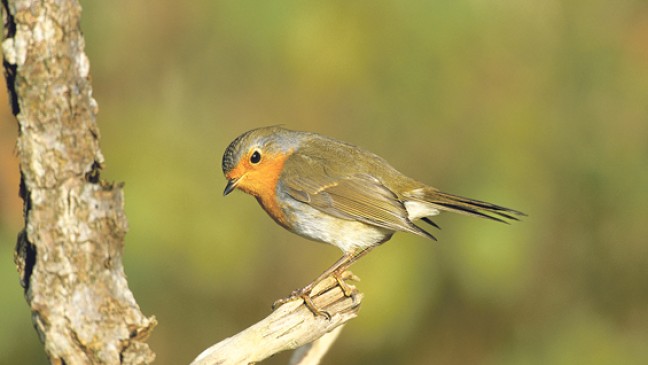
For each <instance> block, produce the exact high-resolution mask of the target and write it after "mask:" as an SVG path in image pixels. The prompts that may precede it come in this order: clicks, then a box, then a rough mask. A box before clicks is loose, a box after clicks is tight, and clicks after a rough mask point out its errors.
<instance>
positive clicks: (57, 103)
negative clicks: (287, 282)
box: [2, 0, 156, 365]
mask: <svg viewBox="0 0 648 365" xmlns="http://www.w3.org/2000/svg"><path fill="white" fill-rule="evenodd" d="M80 16H81V7H80V5H79V4H78V2H77V1H74V0H40V1H30V0H14V1H11V0H2V17H3V23H4V40H3V42H2V49H3V55H4V61H3V64H4V68H5V77H6V80H7V87H8V89H9V95H10V102H11V107H12V111H13V113H14V115H15V116H16V118H17V120H18V124H19V136H18V143H17V151H18V155H19V159H20V166H21V174H22V179H21V187H20V195H21V197H22V198H23V200H24V218H25V228H24V230H23V231H22V232H21V233H20V234H19V236H18V243H17V245H16V254H15V261H16V264H17V266H18V271H19V274H20V278H21V283H22V285H23V286H24V288H25V297H26V299H27V302H28V303H29V305H30V307H31V310H32V318H33V322H34V326H35V328H36V331H37V332H38V335H39V337H40V339H41V341H42V342H43V344H44V347H45V351H46V353H47V356H48V357H49V359H50V362H51V363H52V364H68V365H69V364H148V363H150V362H152V360H153V359H154V357H155V355H154V354H153V352H152V351H151V350H150V349H149V347H148V345H147V344H146V343H144V340H145V339H146V338H147V337H148V335H149V333H150V331H151V330H152V328H153V327H154V326H155V324H156V322H155V318H153V317H151V318H147V317H145V316H144V315H143V314H142V313H141V312H140V309H139V307H138V305H137V303H136V302H135V299H134V297H133V294H132V293H131V291H130V289H129V288H128V283H127V282H126V278H125V275H124V270H123V266H122V253H123V246H124V235H125V234H126V230H127V222H126V217H125V216H124V210H123V205H124V200H123V191H122V186H121V185H120V184H109V183H106V182H104V181H102V180H101V179H100V176H99V173H100V170H101V166H102V163H103V156H102V154H101V150H100V149H99V128H98V126H97V123H96V114H97V103H96V101H95V100H94V99H93V98H92V88H91V85H90V80H89V69H90V65H89V61H88V58H87V56H86V55H85V53H84V39H83V36H82V34H81V30H80Z"/></svg>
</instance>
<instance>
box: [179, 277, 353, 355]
mask: <svg viewBox="0 0 648 365" xmlns="http://www.w3.org/2000/svg"><path fill="white" fill-rule="evenodd" d="M344 278H345V279H347V278H355V277H354V276H353V274H351V273H350V272H346V273H345V274H344ZM349 287H350V288H352V289H353V295H351V296H350V297H348V296H345V294H344V292H343V291H342V289H341V288H340V287H339V286H338V285H337V281H336V280H335V279H334V278H332V277H328V278H327V279H325V280H323V281H322V282H320V283H319V284H317V285H316V286H315V287H314V288H313V291H312V293H311V297H312V299H313V304H315V306H316V307H317V308H319V309H320V310H322V311H325V312H327V313H328V314H329V315H330V318H327V317H326V316H323V315H319V316H315V315H314V314H313V313H312V312H311V311H310V310H309V309H308V308H307V307H306V306H305V305H304V302H303V300H301V299H298V300H295V301H291V302H288V303H286V304H284V305H282V306H281V307H279V308H277V310H275V311H274V312H273V313H271V314H270V315H269V316H268V317H266V318H265V319H263V320H262V321H260V322H258V323H256V324H254V325H252V326H251V327H248V328H247V329H245V330H243V331H242V332H240V333H238V334H237V335H235V336H232V337H230V338H227V339H225V340H223V341H221V342H219V343H217V344H215V345H213V346H211V347H210V348H208V349H207V350H205V351H204V352H203V353H202V354H200V355H199V356H198V357H197V358H196V359H195V360H194V361H193V362H192V363H191V365H215V364H219V365H226V364H252V363H256V362H259V361H262V360H264V359H266V358H268V357H270V356H272V355H274V354H276V353H278V352H281V351H285V350H291V349H295V348H298V347H300V346H305V347H304V348H303V349H301V350H299V351H300V352H299V353H298V354H297V355H295V356H293V361H298V362H293V364H300V365H306V364H317V363H318V362H319V359H320V358H321V357H322V356H324V354H325V353H326V350H327V349H328V348H329V347H330V345H331V344H332V342H333V341H334V340H335V337H336V336H337V334H338V333H339V328H341V327H340V326H342V325H343V324H344V323H346V322H347V321H349V320H351V319H353V318H355V317H356V316H357V314H358V310H359V306H360V302H361V301H362V294H360V293H358V292H357V291H356V289H355V287H353V286H351V285H349ZM336 329H337V330H336ZM334 330H335V331H334ZM332 331H334V332H332ZM327 334H328V335H327ZM324 335H327V336H326V337H324V338H323V339H321V338H322V336H324ZM318 339H321V342H319V343H317V344H316V345H311V343H312V342H313V341H316V340H318ZM304 359H305V360H304ZM299 361H306V362H299Z"/></svg>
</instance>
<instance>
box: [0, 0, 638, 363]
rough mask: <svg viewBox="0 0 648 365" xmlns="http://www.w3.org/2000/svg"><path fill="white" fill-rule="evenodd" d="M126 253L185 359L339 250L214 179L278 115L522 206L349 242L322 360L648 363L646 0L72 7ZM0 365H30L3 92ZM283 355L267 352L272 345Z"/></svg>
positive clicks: (163, 332) (263, 311) (455, 188)
mask: <svg viewBox="0 0 648 365" xmlns="http://www.w3.org/2000/svg"><path fill="white" fill-rule="evenodd" d="M82 5H83V8H84V14H83V24H82V26H83V29H84V32H85V35H86V43H87V44H86V47H87V48H86V51H87V53H88V55H89V58H90V60H91V65H92V70H91V73H92V77H93V85H94V92H95V96H96V99H97V101H98V103H99V106H100V114H99V124H100V128H101V132H102V141H101V142H102V148H103V152H104V154H105V156H106V160H107V162H106V167H105V170H104V173H103V175H102V176H103V177H104V178H105V179H107V180H110V181H125V182H126V190H125V191H126V210H127V215H128V219H129V222H130V232H129V234H128V236H127V238H126V240H127V245H126V257H125V265H126V271H127V273H128V276H129V282H130V285H131V288H132V290H133V292H134V293H135V296H136V298H137V299H138V302H139V303H140V305H141V307H142V310H143V312H144V313H146V314H149V315H151V314H154V315H155V316H156V317H157V318H158V320H159V322H160V325H159V327H158V328H157V329H156V331H155V332H154V334H153V336H152V338H151V340H150V343H151V345H152V346H153V349H154V350H155V351H156V352H157V354H158V360H157V362H156V363H157V364H182V363H188V362H189V361H190V360H191V359H193V358H194V357H195V356H196V355H197V354H198V353H199V352H200V351H201V350H202V349H204V348H205V347H207V346H208V345H210V344H212V343H214V342H216V341H218V340H220V339H223V338H225V337H227V336H230V335H232V334H234V333H236V332H238V331H239V330H241V329H243V328H245V327H247V326H249V325H250V324H252V323H253V322H255V321H257V320H258V319H260V318H262V317H263V316H265V315H267V314H268V313H269V311H270V304H271V303H272V302H273V301H274V300H275V299H277V298H279V297H282V296H284V295H286V294H288V293H289V292H290V291H291V290H292V289H294V288H297V287H300V286H302V285H304V284H306V283H307V282H308V281H309V280H310V279H312V278H314V277H315V276H316V275H317V274H319V273H320V272H321V271H322V270H323V269H324V268H325V267H327V266H328V265H329V264H331V263H332V262H333V261H334V260H335V259H337V257H338V256H339V252H338V251H337V249H335V248H332V247H326V246H323V245H320V244H314V243H310V242H308V241H306V240H304V239H302V238H300V237H297V236H294V235H292V234H290V233H288V232H286V231H285V230H283V229H281V228H280V227H278V226H277V225H275V224H274V223H273V222H272V221H271V220H270V219H269V218H268V217H266V215H265V213H264V212H263V211H262V210H261V209H259V207H258V206H257V203H256V202H255V201H254V199H252V198H251V197H249V196H246V195H244V194H241V193H237V194H232V195H231V196H228V197H227V198H223V197H222V195H221V192H222V189H223V187H224V179H223V177H222V174H221V171H220V158H221V154H222V152H223V150H224V149H225V147H226V146H227V144H228V143H229V142H230V141H231V140H232V139H233V138H234V137H236V136H237V135H238V134H240V133H242V132H243V131H246V130H248V129H251V128H253V127H257V126H261V125H267V124H278V123H283V124H285V125H286V126H288V127H291V128H294V129H302V130H310V131H317V132H320V133H323V134H326V135H331V136H334V137H337V138H339V139H343V140H347V141H349V142H352V143H355V144H358V145H361V146H364V147H366V148H368V149H370V150H372V151H374V152H376V153H378V154H380V155H382V156H384V157H385V158H387V159H388V160H389V161H390V162H391V163H392V164H393V165H394V166H396V167H397V168H399V169H400V170H401V171H403V172H405V173H407V174H409V175H411V176H413V177H415V178H418V179H420V180H423V181H427V182H429V183H430V184H432V185H434V186H437V187H439V188H440V189H442V190H445V191H448V192H452V193H456V194H461V195H466V196H470V197H475V198H478V199H483V200H488V201H493V202H495V203H499V204H502V205H505V206H510V207H513V208H516V209H520V210H522V211H525V212H527V213H528V214H529V217H528V218H526V219H525V220H524V221H523V222H521V223H516V224H513V225H510V226H506V225H501V224H494V223H492V222H486V221H481V220H475V219H471V218H465V217H460V216H453V215H442V216H441V217H439V218H438V220H437V221H438V223H439V224H440V225H441V226H443V230H442V231H441V232H438V234H437V236H438V237H439V238H440V242H439V243H438V244H435V243H430V242H427V241H425V240H423V239H421V238H419V237H415V236H408V235H406V234H398V235H396V236H395V237H394V238H393V239H392V240H391V241H390V242H389V243H387V244H385V245H384V246H383V247H381V248H380V249H378V250H376V251H374V252H373V253H372V254H371V255H369V256H368V257H366V258H364V259H363V260H361V261H360V262H359V263H358V264H357V265H356V266H355V267H354V272H355V273H356V274H358V275H359V276H360V277H362V279H363V281H362V282H360V283H359V284H358V285H359V287H360V289H361V290H362V291H364V292H365V293H366V299H365V301H364V303H363V308H362V310H361V312H360V313H361V314H360V317H359V318H358V319H357V320H355V321H353V322H352V323H351V324H350V325H349V326H347V328H346V329H345V331H344V332H343V334H342V336H341V338H340V339H339V340H338V342H337V343H336V344H335V346H334V348H333V350H332V352H331V353H330V354H329V355H327V357H326V358H325V361H324V363H325V364H368V363H370V364H431V363H438V364H574V363H588V364H639V363H646V362H647V361H648V347H646V346H645V344H646V343H648V245H647V244H646V237H648V225H647V224H646V222H645V221H644V220H645V219H646V217H648V189H647V187H648V168H646V167H647V166H648V3H646V2H645V1H632V0H630V1H624V2H617V1H609V0H608V1H604V0H589V1H582V0H580V1H579V0H575V1H558V0H549V1H541V2H536V1H528V0H519V1H477V0H455V1H447V0H441V1H417V2H403V1H394V0H391V1H389V0H383V1H372V2H348V1H330V2H302V1H281V2H263V1H206V0H202V1H192V2H184V3H181V4H180V3H177V2H172V1H155V2H154V1H125V0H117V1H111V2H91V1H83V3H82ZM1 104H2V105H0V107H1V108H3V109H2V111H1V112H2V115H3V118H2V119H3V123H0V131H1V133H0V139H1V140H0V148H1V149H0V152H1V154H0V164H1V165H0V173H1V175H0V201H1V204H0V207H1V209H0V240H1V242H2V243H1V245H0V257H2V259H1V261H0V285H1V286H2V298H3V299H2V304H1V305H2V310H1V311H0V363H2V364H18V363H29V364H45V363H46V359H45V357H44V355H42V353H43V352H42V350H41V349H40V344H39V342H38V340H37V336H36V334H35V333H34V331H33V330H32V328H31V324H30V314H29V311H28V309H27V307H26V305H25V303H24V300H23V298H22V291H21V288H20V287H19V285H18V278H17V275H16V274H15V272H14V269H13V264H12V263H11V257H12V251H13V246H14V242H15V237H16V234H17V232H18V231H19V230H20V228H21V225H22V222H21V203H20V201H19V200H18V198H17V197H16V195H17V190H18V189H17V186H18V168H17V161H16V158H15V153H14V152H13V146H14V144H15V137H16V133H17V132H16V125H15V122H14V121H13V118H12V117H11V116H10V114H9V112H8V110H7V103H6V102H5V103H1ZM287 357H288V354H282V355H278V356H276V357H275V358H273V359H271V360H269V361H267V363H268V364H282V363H286V359H287Z"/></svg>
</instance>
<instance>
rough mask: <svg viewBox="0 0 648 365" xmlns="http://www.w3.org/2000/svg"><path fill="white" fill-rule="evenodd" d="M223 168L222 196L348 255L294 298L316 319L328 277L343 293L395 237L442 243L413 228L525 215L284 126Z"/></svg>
mask: <svg viewBox="0 0 648 365" xmlns="http://www.w3.org/2000/svg"><path fill="white" fill-rule="evenodd" d="M222 167H223V173H224V174H225V177H226V178H227V186H226V187H225V191H224V195H227V194H229V193H231V192H232V191H233V190H234V189H240V190H242V191H244V192H246V193H248V194H250V195H252V196H254V197H256V199H257V201H258V202H259V204H261V207H263V209H264V210H265V211H266V212H267V213H268V215H269V216H270V217H272V219H274V220H275V222H277V223H278V224H279V225H281V226H282V227H284V228H286V229H287V230H289V231H291V232H293V233H296V234H298V235H300V236H303V237H306V238H309V239H311V240H315V241H321V242H324V243H329V244H331V245H334V246H336V247H338V248H340V249H341V250H342V252H343V253H344V254H343V256H342V257H341V258H340V259H339V260H338V261H337V262H335V264H333V266H331V267H330V268H329V269H327V270H326V271H324V272H323V273H322V274H321V275H320V276H319V277H318V278H317V279H315V280H314V281H313V282H311V283H310V284H309V285H308V286H306V287H305V288H302V289H300V290H298V291H295V292H293V294H292V297H302V298H304V300H305V302H306V305H307V306H309V308H310V309H311V310H313V312H314V313H316V314H317V313H318V310H317V309H316V308H314V307H313V306H312V302H311V301H310V300H309V299H310V298H309V297H308V293H309V292H310V290H311V289H312V287H313V286H314V285H315V284H316V283H317V282H319V281H320V280H322V279H324V278H326V277H328V276H329V275H333V276H334V277H335V278H336V279H337V281H338V283H340V285H341V286H342V284H343V282H342V280H340V275H341V274H342V273H343V272H344V271H345V270H346V269H347V268H348V267H349V266H350V265H351V264H352V263H353V262H355V261H356V260H358V259H359V258H360V257H362V256H364V255H365V254H366V253H367V252H369V251H370V250H371V249H372V248H374V247H376V246H378V245H380V244H381V243H383V242H385V241H387V240H389V239H390V238H391V237H392V235H393V234H394V233H395V232H410V233H414V234H417V235H419V236H422V237H425V238H429V239H433V240H436V238H435V237H434V236H433V235H432V234H430V233H429V232H427V231H426V230H424V229H423V228H421V227H419V226H417V225H415V224H414V223H413V222H414V221H416V220H417V219H421V220H422V221H424V222H426V223H429V224H431V225H433V226H435V227H437V228H438V226H437V225H436V224H435V223H434V222H432V220H430V217H433V216H435V215H437V214H439V213H440V212H441V211H448V212H454V213H460V214H464V215H471V216H476V217H481V218H488V219H492V220H495V221H501V222H506V220H517V218H516V216H521V215H524V213H522V212H519V211H516V210H513V209H509V208H505V207H502V206H499V205H495V204H491V203H487V202H484V201H479V200H475V199H470V198H464V197H461V196H457V195H452V194H447V193H443V192H441V191H439V190H438V189H436V188H433V187H431V186H428V185H426V184H424V183H422V182H419V181H417V180H415V179H412V178H410V177H408V176H405V175H404V174H402V173H400V172H399V171H397V170H396V169H395V168H393V167H392V166H391V165H390V164H389V163H388V162H387V161H385V160H384V159H383V158H381V157H380V156H377V155H375V154H373V153H371V152H369V151H366V150H364V149H362V148H360V147H357V146H354V145H351V144H349V143H345V142H341V141H338V140H335V139H333V138H329V137H325V136H322V135H319V134H316V133H309V132H300V131H293V130H288V129H285V128H282V127H279V126H271V127H264V128H258V129H253V130H251V131H248V132H245V133H243V134H242V135H240V136H239V137H237V138H236V139H235V140H234V141H233V142H232V143H230V145H229V146H228V147H227V149H226V150H225V153H224V155H223V164H222ZM342 288H343V289H344V287H342ZM345 293H346V290H345ZM292 297H291V298H292ZM288 300H289V299H288V298H287V299H286V300H284V302H285V301H288ZM309 303H310V304H309Z"/></svg>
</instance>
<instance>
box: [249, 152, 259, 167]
mask: <svg viewBox="0 0 648 365" xmlns="http://www.w3.org/2000/svg"><path fill="white" fill-rule="evenodd" d="M260 161H261V153H260V152H259V151H254V152H253V153H252V155H251V156H250V163H252V164H254V165H256V164H258V163H259V162H260Z"/></svg>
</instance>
